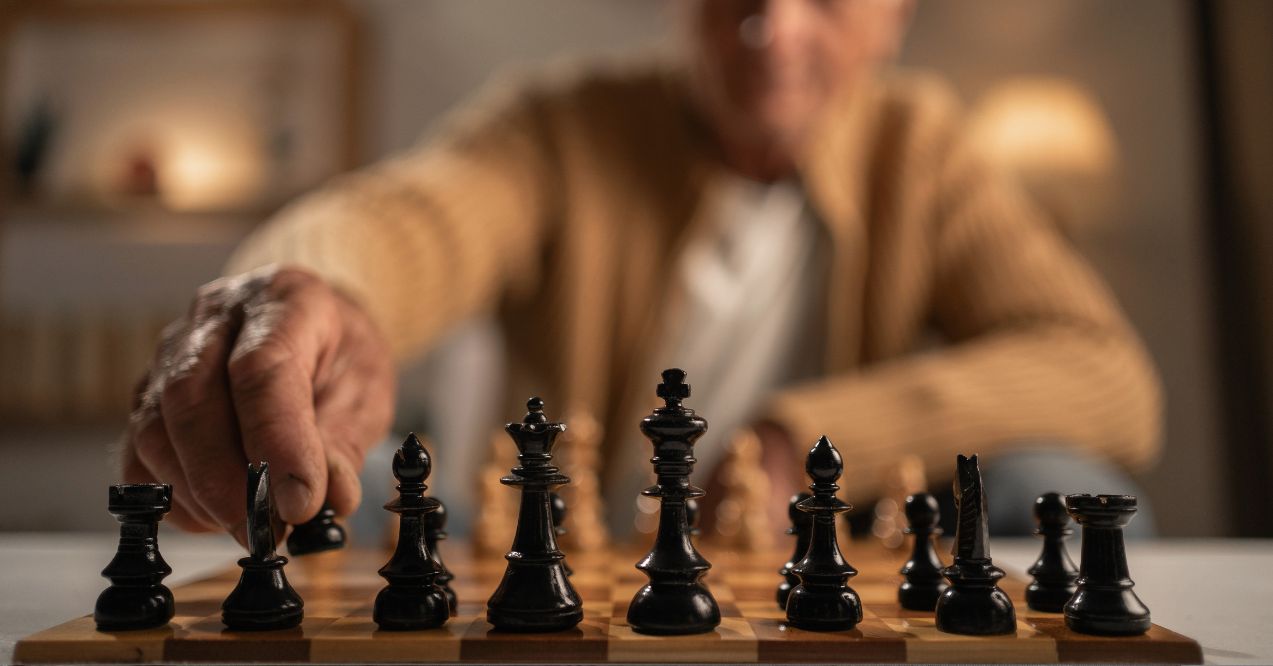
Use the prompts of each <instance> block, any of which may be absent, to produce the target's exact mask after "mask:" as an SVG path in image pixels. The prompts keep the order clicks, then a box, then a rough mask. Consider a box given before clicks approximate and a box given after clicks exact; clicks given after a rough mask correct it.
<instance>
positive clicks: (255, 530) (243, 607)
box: [221, 462, 305, 631]
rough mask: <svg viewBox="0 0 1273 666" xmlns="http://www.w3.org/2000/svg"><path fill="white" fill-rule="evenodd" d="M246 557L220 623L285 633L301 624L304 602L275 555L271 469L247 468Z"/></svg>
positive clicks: (265, 466)
mask: <svg viewBox="0 0 1273 666" xmlns="http://www.w3.org/2000/svg"><path fill="white" fill-rule="evenodd" d="M247 500H248V515H247V537H248V539H247V540H248V556H247V557H245V558H243V559H241V560H239V566H240V567H242V568H243V573H242V574H241V575H240V576H239V584H238V585H236V586H235V588H234V589H233V590H232V591H231V592H230V595H229V596H227V597H226V598H225V602H224V603H222V604H221V622H222V623H224V624H225V626H227V627H229V628H230V629H237V630H243V631H257V630H268V629H288V628H291V627H295V626H296V625H298V624H300V623H301V619H302V617H303V616H304V607H305V602H304V601H302V600H301V597H300V595H299V594H297V593H296V590H293V589H292V586H291V585H290V584H288V582H287V577H286V576H284V575H283V565H285V564H287V558H286V557H283V556H282V555H278V554H277V553H275V552H274V544H275V541H274V524H273V521H274V505H273V503H272V502H271V500H270V466H269V464H268V463H265V462H262V463H259V464H256V465H252V464H249V465H248V494H247Z"/></svg>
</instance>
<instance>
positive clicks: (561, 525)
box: [548, 493, 575, 576]
mask: <svg viewBox="0 0 1273 666" xmlns="http://www.w3.org/2000/svg"><path fill="white" fill-rule="evenodd" d="M548 498H549V500H550V501H552V509H553V534H554V535H556V536H565V534H566V500H564V499H562V497H561V495H559V494H557V493H548ZM561 566H562V568H564V569H565V570H566V575H567V576H573V575H575V571H574V569H571V568H570V563H569V562H567V561H566V560H562V561H561Z"/></svg>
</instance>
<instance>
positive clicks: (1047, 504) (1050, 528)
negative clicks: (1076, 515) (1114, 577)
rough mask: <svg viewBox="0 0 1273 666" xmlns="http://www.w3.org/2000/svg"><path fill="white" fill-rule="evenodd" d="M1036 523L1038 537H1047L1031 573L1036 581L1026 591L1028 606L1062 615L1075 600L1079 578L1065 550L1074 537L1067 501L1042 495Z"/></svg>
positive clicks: (1055, 496) (1058, 496) (1035, 515)
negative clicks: (1066, 505) (1071, 537)
mask: <svg viewBox="0 0 1273 666" xmlns="http://www.w3.org/2000/svg"><path fill="white" fill-rule="evenodd" d="M1034 519H1035V520H1036V521H1037V522H1038V523H1039V527H1038V529H1036V530H1035V531H1034V533H1035V534H1036V535H1038V536H1040V537H1043V550H1042V551H1040V553H1039V559H1037V560H1035V562H1034V564H1033V565H1031V566H1030V569H1029V571H1028V572H1027V573H1029V574H1030V575H1031V576H1032V577H1033V579H1032V580H1031V581H1030V585H1029V587H1026V588H1025V603H1026V605H1027V606H1029V607H1030V608H1031V609H1032V610H1037V611H1043V612H1045V613H1060V612H1061V611H1062V610H1063V609H1064V608H1065V604H1066V602H1068V601H1069V600H1070V597H1072V596H1074V591H1075V589H1077V585H1075V583H1074V581H1075V579H1077V578H1078V577H1079V572H1078V569H1076V568H1075V567H1074V562H1073V561H1071V560H1070V554H1069V553H1067V552H1066V550H1065V538H1066V537H1067V536H1069V535H1070V534H1071V533H1073V530H1071V529H1070V514H1068V513H1066V511H1065V500H1063V499H1061V495H1060V494H1058V493H1044V494H1042V495H1040V496H1039V498H1038V499H1036V500H1035V501H1034Z"/></svg>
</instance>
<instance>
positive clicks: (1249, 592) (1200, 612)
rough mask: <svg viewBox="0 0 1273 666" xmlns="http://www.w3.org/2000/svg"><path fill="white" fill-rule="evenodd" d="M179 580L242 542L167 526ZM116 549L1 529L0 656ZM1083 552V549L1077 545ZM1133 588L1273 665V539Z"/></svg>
mask: <svg viewBox="0 0 1273 666" xmlns="http://www.w3.org/2000/svg"><path fill="white" fill-rule="evenodd" d="M992 547H993V549H994V556H995V561H996V563H997V564H999V565H1000V566H1002V567H1004V568H1007V569H1013V570H1016V571H1018V572H1020V571H1023V570H1024V569H1025V568H1026V567H1028V566H1029V565H1030V563H1031V561H1032V560H1033V558H1034V557H1035V555H1036V553H1037V550H1038V544H1037V542H1034V541H1032V540H1029V539H1013V540H996V541H995V542H994V543H993V546H992ZM160 548H161V550H162V552H163V554H164V559H166V560H167V561H168V563H169V564H171V565H172V568H173V574H172V576H170V577H169V578H168V579H167V580H166V581H165V582H167V583H169V584H170V585H174V586H175V585H179V584H181V583H183V582H186V581H188V580H191V579H195V578H199V577H201V576H204V575H207V574H208V573H211V572H212V571H215V570H218V569H221V568H223V567H225V566H227V565H228V564H230V563H232V562H234V560H235V559H236V558H238V557H239V556H240V554H241V551H240V549H239V547H238V546H237V545H236V544H235V543H234V542H233V541H232V540H230V539H229V537H225V536H208V537H203V536H198V537H196V536H189V535H178V534H174V533H172V532H165V533H164V534H163V536H162V537H161V540H160ZM114 551H115V537H114V536H113V535H110V534H106V533H69V534H43V533H0V663H9V662H11V661H12V660H13V646H14V643H16V642H17V641H18V639H20V638H22V637H23V636H26V635H28V634H31V633H33V632H35V631H38V630H40V629H44V628H47V627H50V626H53V625H55V624H60V623H62V622H64V621H66V620H69V619H71V618H73V617H78V616H80V615H84V614H87V613H90V612H92V609H93V602H94V600H95V599H96V598H97V594H98V593H99V592H100V591H101V590H102V588H103V587H105V584H106V583H105V580H104V579H102V578H101V577H100V575H99V573H98V572H99V571H101V569H102V567H103V566H105V565H106V562H108V561H109V560H110V558H111V556H112V555H113V554H114ZM1071 552H1072V554H1073V555H1074V556H1075V557H1077V555H1078V553H1077V551H1076V546H1072V547H1071ZM1128 557H1129V562H1130V566H1131V571H1132V577H1133V578H1134V579H1135V580H1136V583H1137V585H1136V591H1137V593H1138V594H1139V595H1140V597H1141V599H1143V600H1144V601H1145V603H1146V604H1147V605H1148V606H1149V608H1150V610H1151V612H1152V613H1153V618H1154V622H1155V623H1157V624H1160V625H1162V626H1164V627H1167V628H1168V629H1172V630H1174V631H1177V632H1180V633H1182V634H1185V635H1188V636H1191V637H1193V638H1195V639H1197V640H1198V641H1199V642H1200V643H1201V644H1202V651H1203V655H1204V657H1205V658H1206V660H1207V662H1208V663H1222V664H1247V663H1249V664H1256V663H1266V664H1267V663H1273V575H1270V573H1271V570H1273V540H1249V541H1241V540H1231V539H1225V540H1191V541H1177V540H1168V541H1152V542H1141V543H1130V544H1129V545H1128Z"/></svg>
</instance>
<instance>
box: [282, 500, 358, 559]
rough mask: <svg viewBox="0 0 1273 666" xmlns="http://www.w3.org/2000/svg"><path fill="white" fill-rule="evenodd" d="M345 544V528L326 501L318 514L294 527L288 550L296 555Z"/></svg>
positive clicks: (288, 538)
mask: <svg viewBox="0 0 1273 666" xmlns="http://www.w3.org/2000/svg"><path fill="white" fill-rule="evenodd" d="M344 546H345V528H343V527H341V526H340V523H338V522H336V512H335V511H333V510H332V508H331V507H330V506H327V504H326V503H324V504H323V508H321V509H319V510H318V514H317V515H315V516H314V517H313V518H310V519H309V520H307V521H305V522H303V523H301V524H300V525H297V526H295V527H293V528H292V533H291V534H289V535H287V552H288V553H291V554H292V555H293V556H296V557H299V556H302V555H310V554H312V553H321V552H323V551H327V550H336V549H338V548H343V547H344Z"/></svg>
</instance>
